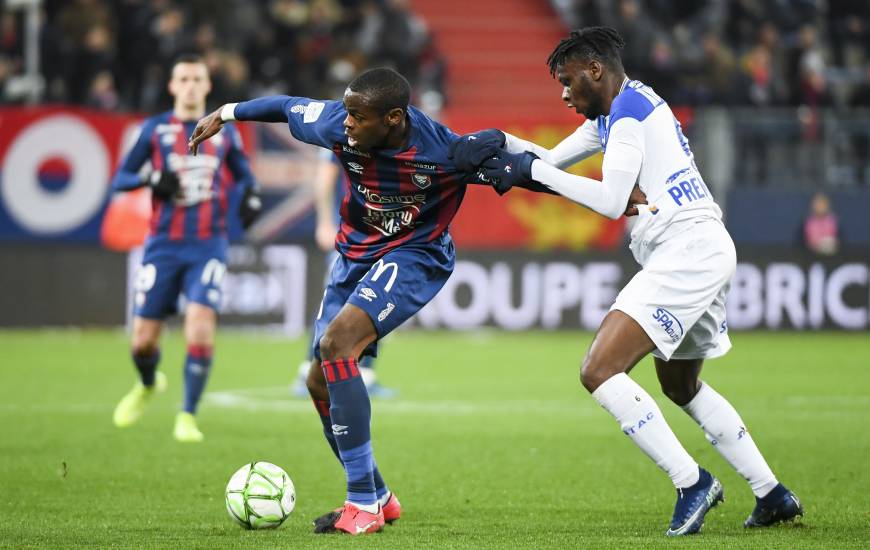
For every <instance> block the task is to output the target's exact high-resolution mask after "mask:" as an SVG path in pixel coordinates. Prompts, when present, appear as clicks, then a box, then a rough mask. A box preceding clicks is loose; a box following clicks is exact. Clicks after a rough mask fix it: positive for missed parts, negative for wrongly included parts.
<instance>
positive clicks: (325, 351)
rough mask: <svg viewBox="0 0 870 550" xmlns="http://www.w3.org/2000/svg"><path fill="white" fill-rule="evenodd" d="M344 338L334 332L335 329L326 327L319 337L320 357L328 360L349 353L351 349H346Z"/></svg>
mask: <svg viewBox="0 0 870 550" xmlns="http://www.w3.org/2000/svg"><path fill="white" fill-rule="evenodd" d="M344 340H346V339H345V338H341V336H340V335H338V334H336V331H334V330H330V329H326V332H325V333H324V334H323V336H322V337H321V338H320V357H322V358H323V359H326V360H328V361H332V360H335V359H343V358H345V357H347V356H348V355H350V353H351V350H350V349H348V346H347V343H346V342H345V341H344Z"/></svg>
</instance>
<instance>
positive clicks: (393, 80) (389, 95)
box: [347, 67, 411, 114]
mask: <svg viewBox="0 0 870 550" xmlns="http://www.w3.org/2000/svg"><path fill="white" fill-rule="evenodd" d="M347 88H348V89H349V90H350V91H352V92H356V93H358V94H362V95H364V96H366V98H367V99H368V102H369V103H370V104H371V106H372V107H374V108H375V109H377V111H378V112H380V113H381V114H386V113H388V112H389V111H390V109H397V108H398V109H402V110H403V111H406V112H407V110H408V103H409V102H410V101H411V85H410V84H408V81H407V79H405V77H404V76H402V75H400V74H399V73H397V72H396V71H394V70H393V69H389V68H387V67H378V68H376V69H369V70H367V71H364V72H362V73H360V74H359V75H358V76H357V77H356V78H354V79H353V80H352V81H351V82H350V84H348V85H347Z"/></svg>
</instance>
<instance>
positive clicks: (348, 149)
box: [341, 144, 372, 159]
mask: <svg viewBox="0 0 870 550" xmlns="http://www.w3.org/2000/svg"><path fill="white" fill-rule="evenodd" d="M341 150H342V151H344V152H345V153H350V154H351V155H356V156H358V157H365V158H367V159H368V158H372V156H371V155H370V154H368V153H363V152H362V151H360V150H359V149H354V148H353V147H351V146H350V145H344V144H342V146H341Z"/></svg>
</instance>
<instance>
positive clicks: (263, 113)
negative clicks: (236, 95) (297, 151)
mask: <svg viewBox="0 0 870 550" xmlns="http://www.w3.org/2000/svg"><path fill="white" fill-rule="evenodd" d="M345 116H346V111H345V109H344V105H343V104H342V103H341V102H340V101H319V100H314V99H309V98H307V97H295V96H268V97H261V98H258V99H252V100H250V101H243V102H241V103H238V104H236V106H235V108H234V109H233V118H234V119H235V120H250V121H255V122H286V123H287V124H288V125H289V127H290V133H291V134H293V137H295V138H296V139H298V140H299V141H304V142H305V143H310V144H312V145H319V146H320V147H326V148H328V149H331V148H332V146H333V145H334V144H335V143H337V142H344V141H345V140H346V138H345V135H344V117H345Z"/></svg>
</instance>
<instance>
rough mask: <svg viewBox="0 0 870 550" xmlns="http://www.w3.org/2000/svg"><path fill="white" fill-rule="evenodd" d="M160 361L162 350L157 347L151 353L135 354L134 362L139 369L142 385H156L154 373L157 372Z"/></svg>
mask: <svg viewBox="0 0 870 550" xmlns="http://www.w3.org/2000/svg"><path fill="white" fill-rule="evenodd" d="M159 362H160V350H159V349H155V350H154V352H152V353H151V355H144V354H136V353H134V354H133V364H135V365H136V370H138V371H139V379H140V380H142V385H143V386H147V387H151V386H153V385H154V373H156V372H157V363H159Z"/></svg>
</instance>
